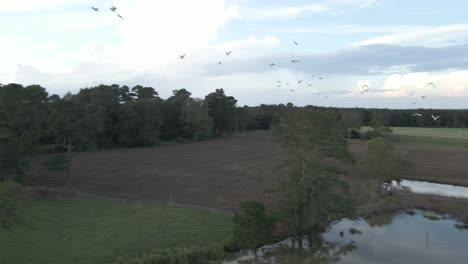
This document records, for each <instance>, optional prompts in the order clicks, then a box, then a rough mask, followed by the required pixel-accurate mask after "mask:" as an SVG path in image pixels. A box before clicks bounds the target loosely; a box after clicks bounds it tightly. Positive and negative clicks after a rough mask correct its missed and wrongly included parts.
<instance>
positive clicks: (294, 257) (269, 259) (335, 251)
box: [237, 235, 357, 264]
mask: <svg viewBox="0 0 468 264" xmlns="http://www.w3.org/2000/svg"><path fill="white" fill-rule="evenodd" d="M304 239H305V240H306V241H305V242H304V244H303V245H304V247H303V248H302V249H300V248H298V247H297V246H292V243H279V244H278V245H276V246H274V247H272V248H271V249H269V250H268V251H267V252H265V253H264V254H263V256H262V257H260V258H259V259H258V260H257V261H256V262H255V261H254V260H244V261H238V262H237V263H238V264H251V263H258V264H267V263H275V264H290V263H294V264H329V263H336V262H338V261H339V260H340V258H341V256H344V255H346V254H348V253H350V252H352V251H354V250H356V249H357V246H356V243H355V242H354V241H352V242H349V243H347V244H339V243H332V242H329V241H326V240H325V239H323V237H322V235H315V236H313V235H308V236H305V237H304Z"/></svg>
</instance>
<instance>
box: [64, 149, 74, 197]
mask: <svg viewBox="0 0 468 264" xmlns="http://www.w3.org/2000/svg"><path fill="white" fill-rule="evenodd" d="M64 147H65V149H66V150H67V158H68V164H67V179H66V186H67V188H68V189H72V184H73V183H72V181H73V178H72V173H71V169H72V151H73V145H72V144H71V143H70V142H68V143H66V144H64Z"/></svg>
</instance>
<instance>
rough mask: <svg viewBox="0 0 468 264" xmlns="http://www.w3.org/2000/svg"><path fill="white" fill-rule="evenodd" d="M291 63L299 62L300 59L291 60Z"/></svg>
mask: <svg viewBox="0 0 468 264" xmlns="http://www.w3.org/2000/svg"><path fill="white" fill-rule="evenodd" d="M291 62H292V63H299V62H301V61H300V60H291Z"/></svg>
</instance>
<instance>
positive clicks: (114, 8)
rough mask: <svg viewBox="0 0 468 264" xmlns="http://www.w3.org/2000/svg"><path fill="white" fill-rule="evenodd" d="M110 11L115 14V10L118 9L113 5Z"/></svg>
mask: <svg viewBox="0 0 468 264" xmlns="http://www.w3.org/2000/svg"><path fill="white" fill-rule="evenodd" d="M109 9H110V10H111V11H112V12H115V10H117V7H115V6H114V5H112V6H111V7H110V8H109Z"/></svg>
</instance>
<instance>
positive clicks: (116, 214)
mask: <svg viewBox="0 0 468 264" xmlns="http://www.w3.org/2000/svg"><path fill="white" fill-rule="evenodd" d="M21 215H23V216H24V222H25V223H24V225H22V226H18V227H16V228H13V229H12V230H10V231H7V230H1V229H0V263H2V264H3V263H5V264H6V263H8V264H32V263H44V264H63V263H70V264H95V263H98V264H99V263H112V261H113V260H114V259H115V258H116V257H117V256H122V255H126V254H130V255H133V254H139V253H142V252H145V251H148V250H151V249H155V248H164V247H169V246H177V245H183V246H188V245H200V244H206V243H213V242H219V241H221V240H223V239H225V238H228V237H229V236H230V234H231V217H230V216H229V215H225V214H221V213H214V212H210V211H207V210H203V209H194V208H178V207H170V206H163V205H157V204H154V203H144V204H140V203H126V202H125V201H123V200H122V201H120V200H104V199H95V198H93V199H90V198H89V199H88V198H86V199H85V198H80V199H68V200H37V201H32V200H27V201H25V202H24V203H23V204H22V206H21Z"/></svg>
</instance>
